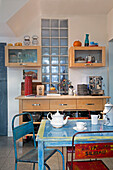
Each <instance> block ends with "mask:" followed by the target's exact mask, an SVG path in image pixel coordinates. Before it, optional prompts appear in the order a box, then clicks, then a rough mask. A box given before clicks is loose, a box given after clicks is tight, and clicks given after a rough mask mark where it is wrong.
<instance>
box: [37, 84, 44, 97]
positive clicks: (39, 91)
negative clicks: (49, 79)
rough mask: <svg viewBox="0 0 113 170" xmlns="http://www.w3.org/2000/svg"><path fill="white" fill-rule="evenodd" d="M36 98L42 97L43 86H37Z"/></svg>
mask: <svg viewBox="0 0 113 170" xmlns="http://www.w3.org/2000/svg"><path fill="white" fill-rule="evenodd" d="M37 96H44V85H37Z"/></svg>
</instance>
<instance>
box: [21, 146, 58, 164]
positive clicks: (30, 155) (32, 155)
mask: <svg viewBox="0 0 113 170" xmlns="http://www.w3.org/2000/svg"><path fill="white" fill-rule="evenodd" d="M56 151H57V149H45V150H44V161H45V162H46V161H47V160H48V159H49V158H50V157H51V156H52V155H53V154H54V153H55V152H56ZM18 162H32V163H38V149H37V148H36V149H32V150H31V151H30V152H27V153H26V154H24V155H23V156H21V157H20V158H18Z"/></svg>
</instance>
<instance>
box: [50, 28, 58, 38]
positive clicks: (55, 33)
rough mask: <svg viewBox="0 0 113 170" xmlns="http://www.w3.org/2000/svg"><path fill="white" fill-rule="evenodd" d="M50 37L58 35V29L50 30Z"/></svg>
mask: <svg viewBox="0 0 113 170" xmlns="http://www.w3.org/2000/svg"><path fill="white" fill-rule="evenodd" d="M51 37H59V34H58V29H54V30H53V29H52V30H51Z"/></svg>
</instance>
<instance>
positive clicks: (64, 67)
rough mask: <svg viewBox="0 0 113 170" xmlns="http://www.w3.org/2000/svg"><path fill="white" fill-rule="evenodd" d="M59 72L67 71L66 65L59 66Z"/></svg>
mask: <svg viewBox="0 0 113 170" xmlns="http://www.w3.org/2000/svg"><path fill="white" fill-rule="evenodd" d="M60 73H68V66H60Z"/></svg>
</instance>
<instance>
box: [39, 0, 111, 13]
mask: <svg viewBox="0 0 113 170" xmlns="http://www.w3.org/2000/svg"><path fill="white" fill-rule="evenodd" d="M40 4H41V13H42V14H44V15H48V14H50V15H51V14H58V15H87V14H102V15H103V14H107V13H108V12H109V11H110V10H111V9H112V8H113V0H40Z"/></svg>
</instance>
